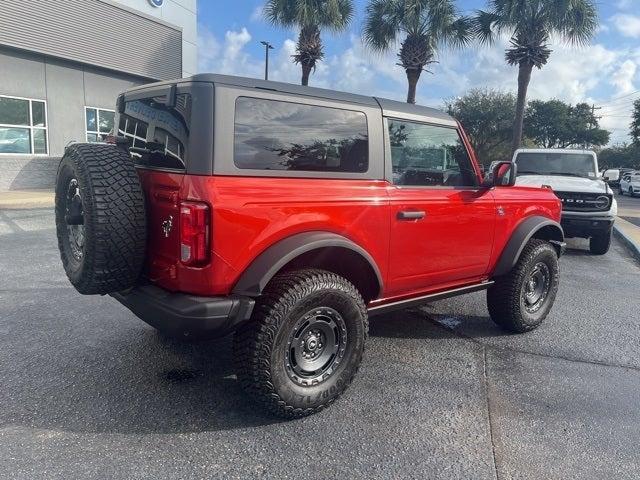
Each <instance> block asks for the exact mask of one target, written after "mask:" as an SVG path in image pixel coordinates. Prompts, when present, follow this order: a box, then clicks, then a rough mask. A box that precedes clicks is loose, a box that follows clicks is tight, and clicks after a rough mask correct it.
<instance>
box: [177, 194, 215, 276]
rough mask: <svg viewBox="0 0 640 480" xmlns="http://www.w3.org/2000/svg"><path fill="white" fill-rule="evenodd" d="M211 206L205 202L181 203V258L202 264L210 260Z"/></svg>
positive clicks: (192, 263) (198, 264)
mask: <svg viewBox="0 0 640 480" xmlns="http://www.w3.org/2000/svg"><path fill="white" fill-rule="evenodd" d="M209 218H210V215H209V207H208V206H207V205H205V204H203V203H196V202H182V203H181V204H180V260H181V261H182V263H184V264H185V265H191V266H202V265H204V264H206V263H208V261H209Z"/></svg>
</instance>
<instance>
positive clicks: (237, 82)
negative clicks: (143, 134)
mask: <svg viewBox="0 0 640 480" xmlns="http://www.w3.org/2000/svg"><path fill="white" fill-rule="evenodd" d="M189 81H191V82H208V83H214V84H219V85H229V86H232V87H243V88H256V89H261V90H271V91H276V92H281V93H290V94H292V95H301V96H306V97H315V98H321V99H325V100H333V101H338V102H347V103H352V104H358V105H366V106H369V107H374V108H375V107H379V108H381V109H382V111H383V114H384V115H385V116H390V117H403V118H410V119H414V120H418V121H419V120H422V121H425V120H426V121H432V122H435V123H442V124H446V125H450V126H455V125H457V122H456V120H455V119H454V118H453V117H451V116H450V115H447V114H446V113H445V112H443V111H441V110H438V109H435V108H430V107H423V106H421V105H412V104H410V103H404V102H397V101H395V100H388V99H385V98H378V97H369V96H366V95H357V94H355V93H346V92H339V91H335V90H328V89H324V88H316V87H304V86H302V85H294V84H291V83H282V82H273V81H270V80H269V81H266V80H259V79H255V78H245V77H235V76H231V75H218V74H214V73H200V74H197V75H194V76H192V77H189V78H183V79H181V80H171V81H165V82H158V83H152V84H149V85H142V86H140V87H135V88H132V89H130V90H127V92H135V91H139V90H144V89H146V88H149V87H158V86H162V85H173V84H175V83H180V82H189Z"/></svg>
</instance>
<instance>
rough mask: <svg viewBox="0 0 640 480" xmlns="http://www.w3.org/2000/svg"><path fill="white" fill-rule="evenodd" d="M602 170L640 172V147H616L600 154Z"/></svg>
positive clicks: (599, 160)
mask: <svg viewBox="0 0 640 480" xmlns="http://www.w3.org/2000/svg"><path fill="white" fill-rule="evenodd" d="M598 163H599V164H600V168H602V169H605V170H606V169H609V168H633V169H636V170H640V145H639V146H635V145H615V146H613V147H611V148H605V149H603V150H602V151H601V152H600V153H599V154H598Z"/></svg>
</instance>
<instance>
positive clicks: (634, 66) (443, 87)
mask: <svg viewBox="0 0 640 480" xmlns="http://www.w3.org/2000/svg"><path fill="white" fill-rule="evenodd" d="M354 3H355V5H356V15H355V17H354V21H353V23H352V25H351V26H350V28H349V29H348V30H347V31H345V32H342V33H340V34H332V33H331V32H328V31H327V32H323V35H322V39H323V41H324V45H325V59H324V61H323V62H321V63H320V64H319V66H318V68H317V70H316V72H315V74H313V75H312V77H311V80H310V85H312V86H317V87H323V88H331V89H335V90H342V91H347V92H354V93H361V94H365V95H372V96H380V97H386V98H391V99H396V100H405V99H406V92H407V80H406V75H405V73H404V71H403V70H402V69H401V68H400V67H399V66H397V65H396V63H397V62H398V59H397V56H396V55H397V51H398V46H396V47H394V48H393V49H392V50H391V51H390V52H388V53H387V54H376V53H373V52H371V51H370V50H368V49H367V48H366V47H365V46H364V45H363V44H362V40H361V37H360V33H361V30H362V22H363V18H364V11H365V8H366V3H367V2H366V0H354ZM263 5H264V1H261V0H198V69H199V71H200V72H212V73H224V74H230V75H241V76H246V77H255V78H262V77H263V76H264V47H263V46H262V45H261V44H260V41H261V40H267V41H269V42H270V43H272V44H273V45H274V47H275V49H274V50H272V51H271V57H270V58H271V59H270V69H269V70H270V73H269V76H270V79H271V80H278V81H283V82H289V83H299V82H300V76H301V70H300V67H299V66H298V65H295V64H294V63H293V62H292V59H291V55H293V54H294V53H295V42H296V39H297V34H298V32H297V31H296V30H293V29H282V28H278V27H273V26H271V25H270V24H268V23H267V22H266V21H265V20H264V19H263V17H262V6H263ZM485 5H486V2H485V0H458V8H459V9H460V11H461V13H464V14H472V13H473V12H474V11H475V10H477V9H480V8H485ZM598 9H599V14H600V27H599V29H598V33H597V35H596V37H595V38H594V40H593V41H592V43H591V44H590V45H588V46H583V47H574V46H571V45H567V44H564V43H562V42H560V41H557V40H554V41H553V42H552V44H551V48H552V50H553V53H552V55H551V59H550V61H549V63H548V64H547V65H546V66H545V67H544V68H543V69H542V70H535V71H534V73H533V77H532V80H531V86H530V87H529V99H541V100H548V99H560V100H564V101H567V102H569V103H572V104H575V103H578V102H587V103H589V104H594V105H595V106H596V107H600V109H599V110H598V115H600V116H602V119H601V120H600V125H601V126H602V127H603V128H606V129H608V130H610V131H611V132H612V143H621V142H628V141H629V137H628V133H629V124H630V123H631V112H632V108H633V106H632V104H633V101H634V100H636V99H640V0H599V1H598ZM507 44H508V38H505V39H502V40H501V41H499V42H497V43H496V44H494V45H493V46H491V47H488V46H481V45H472V46H470V47H468V48H466V49H464V50H442V51H440V52H439V54H438V62H439V63H437V64H434V65H432V66H431V67H430V70H431V71H432V73H425V74H423V76H422V78H421V80H420V83H419V85H418V94H417V102H418V103H419V104H422V105H428V106H433V107H440V108H441V107H442V105H443V103H444V101H445V100H450V99H454V98H456V97H459V96H462V95H464V94H465V93H466V92H468V91H469V90H470V89H472V88H485V87H487V88H495V89H498V90H502V91H514V92H515V90H516V86H517V82H516V80H517V74H518V72H517V68H516V67H510V66H509V65H507V64H506V62H505V60H504V50H505V48H506V46H507Z"/></svg>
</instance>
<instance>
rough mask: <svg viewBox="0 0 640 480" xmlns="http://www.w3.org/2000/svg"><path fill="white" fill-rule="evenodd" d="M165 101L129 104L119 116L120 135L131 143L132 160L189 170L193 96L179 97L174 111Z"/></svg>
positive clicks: (138, 101)
mask: <svg viewBox="0 0 640 480" xmlns="http://www.w3.org/2000/svg"><path fill="white" fill-rule="evenodd" d="M163 100H164V99H163V98H149V99H142V100H135V101H131V102H127V103H126V105H125V112H124V113H123V114H121V115H120V116H119V118H120V119H119V124H118V134H119V135H120V136H123V137H125V138H127V139H129V146H130V147H133V148H132V150H131V155H132V157H133V158H134V159H135V160H136V163H138V164H141V165H147V166H153V167H159V168H171V169H184V168H186V167H185V166H186V158H187V151H186V146H187V145H188V140H189V128H190V121H191V95H188V94H180V95H177V98H176V106H175V107H167V106H166V105H165V104H164V103H163Z"/></svg>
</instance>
